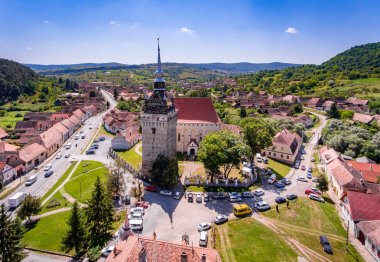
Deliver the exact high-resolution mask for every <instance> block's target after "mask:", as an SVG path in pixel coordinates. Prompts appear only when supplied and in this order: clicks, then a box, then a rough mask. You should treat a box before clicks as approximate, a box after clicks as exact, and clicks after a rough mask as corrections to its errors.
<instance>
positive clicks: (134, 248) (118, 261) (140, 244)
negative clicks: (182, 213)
mask: <svg viewBox="0 0 380 262" xmlns="http://www.w3.org/2000/svg"><path fill="white" fill-rule="evenodd" d="M135 261H136V262H140V261H144V262H145V261H155V262H169V261H178V262H221V261H222V259H221V257H220V256H219V253H218V251H217V250H216V249H212V248H205V247H198V246H193V245H191V246H190V245H187V244H185V243H183V244H177V243H173V242H169V241H163V240H157V239H156V237H155V236H154V237H153V238H149V237H141V236H136V235H131V236H129V237H128V238H127V240H124V241H120V242H118V244H117V245H116V246H115V248H114V251H113V252H111V253H110V254H109V255H108V257H107V259H106V262H135Z"/></svg>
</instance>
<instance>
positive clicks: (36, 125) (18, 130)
mask: <svg viewBox="0 0 380 262" xmlns="http://www.w3.org/2000/svg"><path fill="white" fill-rule="evenodd" d="M49 125H50V121H49V120H43V121H37V120H23V121H18V122H17V123H16V127H15V129H14V130H13V133H14V134H15V135H16V136H18V137H20V136H21V135H22V134H24V133H25V132H26V131H27V130H28V129H33V130H35V131H41V132H42V131H46V130H48V128H49Z"/></svg>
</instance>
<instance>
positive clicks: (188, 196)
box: [187, 193, 194, 203]
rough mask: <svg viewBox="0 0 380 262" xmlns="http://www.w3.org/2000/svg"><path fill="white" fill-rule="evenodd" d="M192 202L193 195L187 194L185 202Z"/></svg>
mask: <svg viewBox="0 0 380 262" xmlns="http://www.w3.org/2000/svg"><path fill="white" fill-rule="evenodd" d="M193 201H194V196H193V193H187V202H191V203H192V202H193Z"/></svg>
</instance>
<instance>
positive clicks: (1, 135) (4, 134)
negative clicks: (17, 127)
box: [0, 127, 8, 139]
mask: <svg viewBox="0 0 380 262" xmlns="http://www.w3.org/2000/svg"><path fill="white" fill-rule="evenodd" d="M7 136H8V134H7V132H5V130H4V129H2V128H1V127H0V139H2V138H4V137H7Z"/></svg>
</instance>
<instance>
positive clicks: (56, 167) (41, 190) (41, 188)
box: [0, 90, 117, 216]
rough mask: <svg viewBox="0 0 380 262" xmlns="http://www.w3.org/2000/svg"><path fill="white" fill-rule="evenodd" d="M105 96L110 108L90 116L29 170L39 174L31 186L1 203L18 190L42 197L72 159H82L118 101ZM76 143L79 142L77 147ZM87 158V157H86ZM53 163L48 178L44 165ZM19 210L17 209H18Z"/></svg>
mask: <svg viewBox="0 0 380 262" xmlns="http://www.w3.org/2000/svg"><path fill="white" fill-rule="evenodd" d="M101 92H102V94H103V96H104V97H105V98H106V99H107V101H109V102H110V107H109V109H108V110H106V111H104V112H102V113H100V114H97V115H95V116H93V117H91V118H89V119H88V120H87V121H86V122H85V123H84V124H83V125H82V126H81V127H80V129H78V130H77V131H76V132H75V133H74V135H72V136H71V137H70V138H69V139H68V140H67V141H66V142H65V143H64V144H63V145H62V146H61V147H60V148H59V149H58V150H57V151H56V152H55V153H54V154H53V155H52V156H50V157H49V158H48V159H47V160H45V161H44V163H41V164H40V165H39V168H38V170H33V171H31V172H29V173H28V174H27V175H26V176H27V177H29V176H32V175H37V181H36V182H35V183H34V184H33V185H31V186H28V187H27V186H25V185H21V186H20V187H18V188H17V189H16V190H15V191H14V192H13V193H12V194H10V195H9V196H7V197H6V198H5V199H3V200H1V201H0V204H2V203H7V202H8V199H9V198H10V197H12V196H13V195H14V194H16V193H17V192H24V193H26V194H31V195H33V196H39V197H42V196H43V195H44V194H45V193H46V192H47V191H49V189H50V188H51V187H52V186H53V185H54V184H55V183H56V182H57V181H58V180H59V179H60V178H61V177H62V175H63V174H64V173H65V171H66V170H67V169H68V167H69V166H70V161H71V160H73V159H77V158H78V159H80V158H81V157H80V156H81V155H83V154H82V151H84V149H85V148H87V147H88V146H89V145H90V142H91V141H92V140H93V138H94V136H95V135H96V133H97V131H98V129H99V127H100V125H101V124H102V119H103V116H104V115H105V114H106V113H108V112H109V111H110V110H112V109H113V108H114V107H115V106H116V104H117V102H116V101H115V100H114V99H113V98H112V96H111V95H110V94H109V93H107V92H105V91H103V90H102V91H101ZM81 130H83V133H80V131H81ZM76 134H78V135H80V136H82V135H85V136H86V137H85V139H81V138H79V139H78V140H75V135H76ZM68 143H71V144H72V146H71V148H69V149H65V148H64V147H65V145H67V144H68ZM75 144H78V146H77V147H76V146H75ZM58 153H61V155H62V157H61V158H60V159H56V155H57V154H58ZM67 153H69V154H70V157H69V158H65V154H67ZM86 159H87V158H86ZM48 163H51V164H52V168H51V170H53V172H54V173H53V175H51V176H50V177H48V178H45V177H44V174H45V171H44V167H45V166H46V165H47V164H48ZM16 210H17V209H16ZM16 210H10V211H9V212H10V213H12V216H13V215H14V214H15V211H16Z"/></svg>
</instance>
